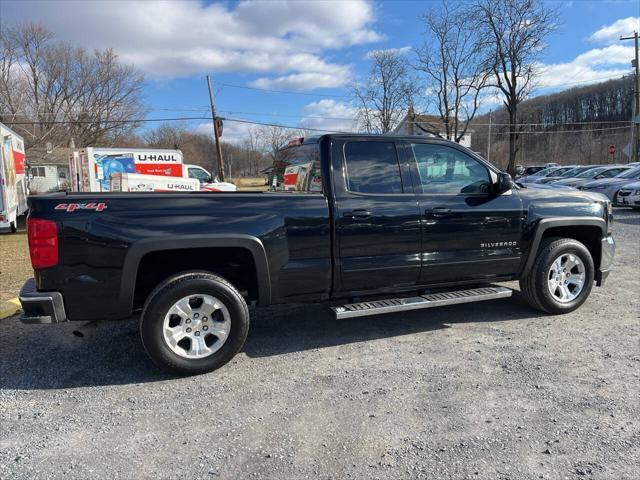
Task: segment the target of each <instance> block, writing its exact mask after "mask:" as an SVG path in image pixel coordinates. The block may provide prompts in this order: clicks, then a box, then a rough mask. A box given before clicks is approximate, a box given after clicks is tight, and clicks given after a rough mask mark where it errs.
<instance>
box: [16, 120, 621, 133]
mask: <svg viewBox="0 0 640 480" xmlns="http://www.w3.org/2000/svg"><path fill="white" fill-rule="evenodd" d="M219 118H221V119H222V120H224V121H228V122H237V123H245V124H250V125H261V126H267V127H280V128H288V129H293V130H307V131H312V132H325V133H358V132H346V131H341V130H334V129H324V128H313V127H305V126H301V125H298V126H292V125H282V124H279V123H270V122H258V121H255V120H247V119H242V118H229V117H219ZM193 120H211V119H210V118H209V117H168V118H143V119H126V120H101V121H99V122H95V121H87V120H77V121H72V120H66V121H65V120H53V121H50V122H47V123H48V124H54V125H55V124H92V123H118V124H130V123H151V122H176V121H193ZM7 123H8V124H9V125H32V124H33V123H34V122H23V121H21V122H7ZM627 123H630V122H627ZM494 125H495V124H494ZM520 125H524V124H520ZM531 125H543V124H531ZM631 127H632V125H628V126H625V127H606V128H596V129H587V130H582V129H579V130H547V131H538V132H535V131H520V132H517V134H518V135H522V134H537V135H541V134H557V133H585V132H602V131H608V130H623V129H628V128H631ZM508 134H509V132H496V133H495V135H508Z"/></svg>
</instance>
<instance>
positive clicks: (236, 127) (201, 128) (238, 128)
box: [195, 120, 256, 143]
mask: <svg viewBox="0 0 640 480" xmlns="http://www.w3.org/2000/svg"><path fill="white" fill-rule="evenodd" d="M255 128H256V125H253V124H250V123H241V122H232V121H229V120H225V121H224V126H223V129H222V137H221V140H222V141H223V142H228V143H242V142H243V141H244V140H246V139H247V138H248V136H249V131H250V130H253V129H255ZM195 132H196V133H201V134H204V135H211V136H212V137H213V122H205V123H201V124H199V125H198V126H197V127H196V128H195Z"/></svg>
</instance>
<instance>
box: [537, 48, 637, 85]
mask: <svg viewBox="0 0 640 480" xmlns="http://www.w3.org/2000/svg"><path fill="white" fill-rule="evenodd" d="M633 55H634V53H633V47H631V46H625V45H609V46H608V47H604V48H594V49H592V50H589V51H587V52H585V53H582V54H580V55H578V56H577V57H576V58H574V59H573V60H572V61H570V62H566V63H555V64H547V65H541V66H540V67H541V70H542V74H541V75H540V78H539V79H538V85H539V86H540V87H541V88H555V87H562V86H572V85H576V86H579V85H582V84H584V85H586V84H589V83H595V82H599V81H605V80H607V79H610V78H619V77H621V76H622V75H624V74H626V73H629V72H630V71H631V59H632V58H633Z"/></svg>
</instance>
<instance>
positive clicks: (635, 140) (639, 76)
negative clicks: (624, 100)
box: [620, 31, 640, 162]
mask: <svg viewBox="0 0 640 480" xmlns="http://www.w3.org/2000/svg"><path fill="white" fill-rule="evenodd" d="M620 40H635V47H636V48H635V50H636V58H635V60H634V61H633V62H631V63H632V65H633V66H634V67H635V70H636V72H635V77H636V78H635V80H636V81H635V97H636V102H635V109H634V115H633V129H634V131H635V135H632V137H631V138H632V140H631V141H632V148H633V155H632V156H631V158H632V160H633V161H634V162H637V161H638V152H640V62H639V61H638V32H637V31H636V32H633V35H632V36H631V37H620Z"/></svg>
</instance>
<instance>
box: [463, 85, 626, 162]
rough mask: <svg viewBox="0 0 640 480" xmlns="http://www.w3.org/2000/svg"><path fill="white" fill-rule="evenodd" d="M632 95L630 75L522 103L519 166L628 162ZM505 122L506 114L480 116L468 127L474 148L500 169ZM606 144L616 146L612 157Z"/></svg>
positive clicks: (504, 148) (505, 151) (503, 150)
mask: <svg viewBox="0 0 640 480" xmlns="http://www.w3.org/2000/svg"><path fill="white" fill-rule="evenodd" d="M633 91H634V87H633V79H632V77H631V76H629V77H625V78H621V79H616V80H609V81H606V82H601V83H597V84H593V85H587V86H583V87H574V88H571V89H568V90H564V91H562V92H557V93H552V94H549V95H541V96H538V97H534V98H531V99H529V100H526V101H525V102H523V103H522V104H521V105H520V115H521V117H520V118H521V121H522V124H523V125H521V127H520V135H519V146H518V154H517V162H518V163H519V164H523V165H525V164H529V165H532V164H535V163H537V164H544V163H546V162H548V161H554V162H559V163H562V164H600V163H627V162H628V161H630V159H629V156H628V155H627V154H625V153H624V152H623V149H624V148H625V147H626V146H627V145H628V143H629V138H630V126H631V124H630V122H629V119H630V118H631V115H632V107H633V106H632V103H631V99H632V98H633ZM490 122H491V123H492V124H493V127H492V129H491V135H490V132H489V126H488V124H489V123H490ZM506 124H508V116H507V113H506V112H505V111H504V110H498V111H496V112H492V113H491V114H484V115H480V116H478V117H476V118H475V119H474V121H473V122H472V124H471V128H472V129H473V132H474V133H473V136H472V149H473V150H475V151H477V152H480V153H481V154H482V155H484V156H485V157H487V158H489V159H490V160H491V161H492V162H494V163H495V164H497V165H499V166H501V167H506V158H507V157H508V152H507V148H508V146H507V142H508V139H507V135H508V128H507V126H506ZM489 136H491V151H489ZM610 145H615V147H616V152H615V153H614V154H613V155H611V154H610V153H609V146H610ZM628 153H629V154H630V153H631V152H630V150H629V151H628Z"/></svg>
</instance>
